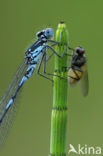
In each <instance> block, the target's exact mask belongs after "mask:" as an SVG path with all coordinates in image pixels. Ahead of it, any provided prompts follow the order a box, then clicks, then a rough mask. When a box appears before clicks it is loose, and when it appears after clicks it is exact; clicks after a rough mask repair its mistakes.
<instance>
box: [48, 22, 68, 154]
mask: <svg viewBox="0 0 103 156" xmlns="http://www.w3.org/2000/svg"><path fill="white" fill-rule="evenodd" d="M60 34H61V42H60V44H59V45H57V46H56V51H57V52H58V54H60V55H61V54H62V52H63V50H64V48H65V47H66V45H67V43H68V30H67V29H66V25H65V24H64V22H61V23H60V24H59V25H58V29H57V31H56V41H59V39H60ZM66 50H67V49H66ZM65 53H66V51H65ZM66 67H67V56H66V55H65V54H64V55H63V57H62V58H59V57H57V56H55V72H54V74H56V75H58V76H60V77H57V76H55V77H54V85H53V109H52V114H51V138H50V154H51V155H52V156H65V155H66V129H67V90H68V80H67V70H66V69H67V68H66ZM61 77H64V78H61Z"/></svg>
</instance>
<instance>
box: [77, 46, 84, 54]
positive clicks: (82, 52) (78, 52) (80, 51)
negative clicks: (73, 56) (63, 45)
mask: <svg viewBox="0 0 103 156" xmlns="http://www.w3.org/2000/svg"><path fill="white" fill-rule="evenodd" d="M75 51H76V53H77V54H82V55H83V54H84V53H85V50H84V48H82V47H81V46H78V47H76V49H75Z"/></svg>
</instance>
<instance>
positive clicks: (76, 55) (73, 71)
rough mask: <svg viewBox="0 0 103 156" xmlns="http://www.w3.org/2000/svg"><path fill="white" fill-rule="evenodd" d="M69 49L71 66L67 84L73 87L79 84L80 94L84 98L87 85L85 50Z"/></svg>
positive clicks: (78, 48) (86, 92)
mask: <svg viewBox="0 0 103 156" xmlns="http://www.w3.org/2000/svg"><path fill="white" fill-rule="evenodd" d="M69 49H70V50H72V51H73V54H71V55H69V56H72V60H71V66H70V68H69V72H68V76H69V83H70V85H71V86H74V85H75V84H76V83H77V82H79V83H80V84H79V85H80V89H81V92H82V94H83V96H86V95H87V94H88V87H89V83H88V71H87V66H86V62H87V60H86V56H85V50H84V49H83V48H82V47H81V46H79V47H77V48H76V49H73V48H70V47H69Z"/></svg>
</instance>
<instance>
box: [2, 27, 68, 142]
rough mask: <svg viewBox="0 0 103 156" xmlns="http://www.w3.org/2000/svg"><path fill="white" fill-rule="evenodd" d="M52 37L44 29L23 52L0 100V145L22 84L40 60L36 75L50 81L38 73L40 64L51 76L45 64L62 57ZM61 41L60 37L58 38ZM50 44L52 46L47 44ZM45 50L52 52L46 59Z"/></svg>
mask: <svg viewBox="0 0 103 156" xmlns="http://www.w3.org/2000/svg"><path fill="white" fill-rule="evenodd" d="M52 36H53V30H52V29H51V28H46V29H44V30H42V31H40V32H38V33H37V34H36V37H37V41H36V42H35V43H34V44H33V45H32V46H31V47H29V48H28V50H27V51H26V52H25V55H24V60H23V62H22V63H21V65H20V66H19V68H18V69H17V72H16V74H15V76H14V78H13V79H12V81H11V83H10V85H9V87H8V89H7V91H6V92H5V94H4V96H3V97H2V98H1V100H0V144H2V143H3V141H4V139H5V136H6V134H7V132H8V129H9V127H10V124H11V122H12V119H13V116H12V115H13V114H14V108H15V103H14V102H15V99H16V97H17V94H18V92H19V91H20V89H21V88H22V86H23V84H24V83H25V82H26V81H27V80H28V79H29V78H30V77H31V76H32V75H33V72H34V70H35V68H36V66H37V63H38V62H39V60H40V64H39V67H38V70H37V73H38V74H39V75H41V76H43V77H45V78H47V79H49V80H51V81H52V79H50V78H49V77H47V76H45V75H42V74H41V73H40V67H41V64H42V62H43V63H44V74H47V75H52V76H53V74H50V73H46V62H47V60H48V59H49V58H50V57H51V56H52V55H53V54H56V55H57V56H58V57H62V56H63V54H64V52H65V49H66V48H67V46H68V45H66V47H65V48H64V50H63V52H62V54H61V55H59V54H58V53H57V52H56V51H55V50H54V48H53V46H54V45H56V44H59V43H60V41H59V42H57V41H53V40H51V37H52ZM60 40H61V36H60ZM49 42H51V43H52V45H49V44H48V43H49ZM47 49H51V50H52V52H53V53H52V54H51V56H50V57H49V58H48V59H47Z"/></svg>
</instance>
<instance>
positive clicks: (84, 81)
mask: <svg viewBox="0 0 103 156" xmlns="http://www.w3.org/2000/svg"><path fill="white" fill-rule="evenodd" d="M81 70H82V71H83V75H82V78H81V80H80V82H79V83H80V84H79V85H80V90H81V92H82V94H83V96H87V95H88V90H89V80H88V71H87V66H86V64H85V65H84V66H82V68H81Z"/></svg>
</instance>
